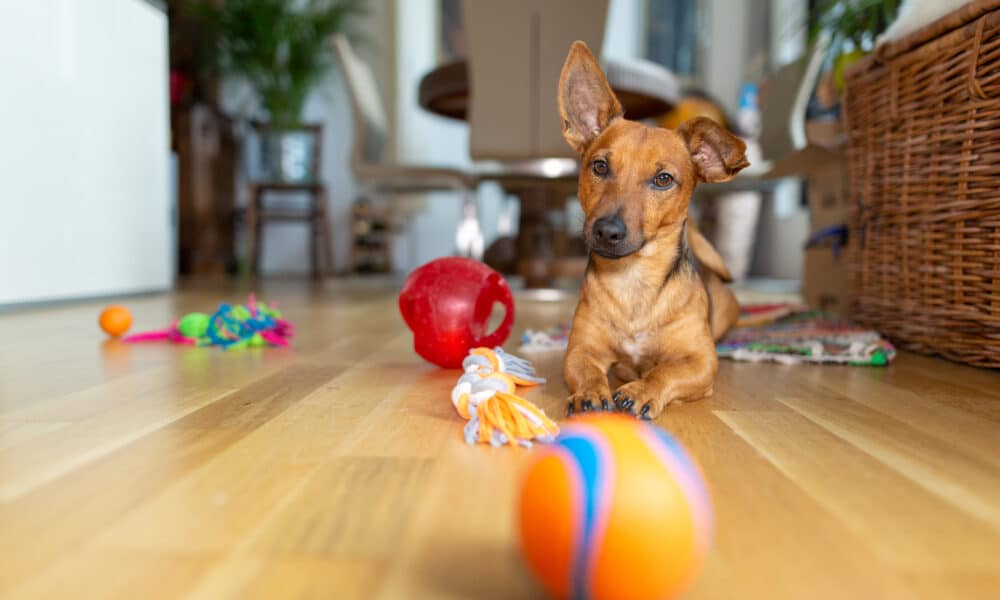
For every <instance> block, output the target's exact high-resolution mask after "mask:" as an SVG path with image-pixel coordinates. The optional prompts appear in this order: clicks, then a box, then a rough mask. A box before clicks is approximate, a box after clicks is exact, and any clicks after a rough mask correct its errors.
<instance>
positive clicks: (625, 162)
mask: <svg viewBox="0 0 1000 600" xmlns="http://www.w3.org/2000/svg"><path fill="white" fill-rule="evenodd" d="M559 112H560V113H561V114H562V121H563V137H565V138H566V141H567V142H569V145H570V146H572V147H573V148H574V149H575V150H576V151H577V152H578V153H579V154H580V158H581V161H582V162H581V168H580V182H579V193H578V196H579V198H580V204H581V205H582V206H583V210H584V212H585V213H586V215H587V219H586V222H585V224H584V236H585V239H586V240H587V245H588V246H589V247H590V250H591V254H590V263H589V265H588V267H587V274H586V277H585V279H584V283H583V289H582V291H581V293H580V303H579V304H578V305H577V308H576V315H575V316H574V318H573V328H572V332H571V333H570V338H569V347H568V349H567V353H566V362H565V365H564V371H565V377H566V382H567V384H568V385H569V390H570V393H571V396H570V399H569V407H568V413H569V414H570V415H572V414H573V413H574V412H575V411H589V410H599V409H603V410H612V409H613V408H616V409H618V410H625V411H628V412H631V413H632V414H636V415H638V416H640V417H642V418H645V419H652V418H654V417H656V416H657V415H659V414H660V412H661V411H662V410H663V409H664V407H666V406H667V405H668V404H670V403H671V402H674V401H683V400H696V399H699V398H704V397H706V396H709V395H711V394H712V384H713V382H714V380H715V373H716V370H717V369H718V361H717V358H716V355H715V344H714V340H716V339H718V338H720V337H721V336H722V335H723V334H724V333H725V332H726V331H727V330H728V329H729V328H730V327H732V326H733V324H735V322H736V319H737V318H738V316H739V306H738V304H737V302H736V298H735V296H733V294H732V292H731V291H730V290H729V289H728V288H727V287H726V286H725V285H724V284H723V281H729V280H730V279H731V277H730V275H729V271H728V270H727V269H726V266H725V264H724V263H723V261H722V258H721V257H720V256H719V255H718V253H716V251H715V249H714V248H712V246H711V244H709V242H708V241H707V240H706V239H705V238H703V237H702V236H701V234H699V233H698V231H697V230H696V229H695V228H694V227H693V225H692V224H691V223H689V222H688V218H687V217H688V204H689V202H690V200H691V193H692V192H693V191H694V188H695V185H696V184H697V183H698V182H699V181H706V182H715V181H727V180H729V179H731V178H732V177H733V176H734V175H736V173H737V172H739V170H740V169H742V168H744V167H746V166H747V165H748V164H749V163H748V162H747V159H746V156H745V150H746V148H745V146H744V144H743V142H742V141H741V140H740V139H739V138H737V137H735V136H733V135H732V134H730V133H729V132H728V131H726V130H725V129H723V128H722V127H720V126H719V125H717V124H716V123H715V122H714V121H711V120H709V119H706V118H702V117H699V118H696V119H693V120H691V121H688V122H686V123H684V124H683V125H682V126H681V127H679V128H678V129H677V130H668V129H661V128H658V127H648V126H646V125H642V124H640V123H636V122H633V121H626V120H625V119H624V118H622V107H621V104H620V103H619V102H618V99H617V98H616V97H615V95H614V93H613V92H612V91H611V86H610V85H609V84H608V81H607V79H606V78H605V77H604V73H602V72H601V68H600V67H599V66H598V64H597V61H595V60H594V57H593V55H592V54H591V53H590V51H589V50H588V49H587V46H586V45H585V44H584V43H583V42H575V43H574V44H573V46H572V48H570V51H569V56H568V57H567V58H566V64H565V65H564V66H563V70H562V76H561V77H560V78H559ZM609 370H613V373H614V375H615V376H616V377H617V378H618V379H620V380H622V381H624V382H626V383H624V384H623V385H621V387H619V388H618V389H617V390H616V391H615V392H614V394H612V393H611V387H610V385H609V382H608V371H609ZM612 402H614V406H612V405H611V403H612Z"/></svg>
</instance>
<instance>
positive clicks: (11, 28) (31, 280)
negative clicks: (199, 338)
mask: <svg viewBox="0 0 1000 600" xmlns="http://www.w3.org/2000/svg"><path fill="white" fill-rule="evenodd" d="M0 57H2V59H0V132H2V133H0V186H2V187H0V304H4V303H15V302H32V301H42V300H53V299H62V298H73V297H83V296H98V295H111V294H121V293H129V292H140V291H148V290H157V289H164V288H167V287H169V286H170V284H171V282H172V271H173V268H172V267H173V264H172V257H173V244H174V242H173V230H172V225H171V204H170V195H169V183H168V169H169V141H168V135H169V134H168V131H169V123H168V112H167V111H168V107H167V105H168V94H167V20H166V15H164V14H163V13H162V12H161V11H159V10H157V9H154V8H153V7H151V6H150V5H149V4H147V3H146V2H143V1H142V0H88V1H87V2H86V3H84V2H82V1H80V0H31V1H30V2H13V1H4V2H0Z"/></svg>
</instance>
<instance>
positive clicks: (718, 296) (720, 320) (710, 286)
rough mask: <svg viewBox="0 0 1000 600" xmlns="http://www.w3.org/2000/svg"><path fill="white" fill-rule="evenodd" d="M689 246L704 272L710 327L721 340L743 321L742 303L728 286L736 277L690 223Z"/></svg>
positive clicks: (713, 334)
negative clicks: (741, 316) (727, 283)
mask: <svg viewBox="0 0 1000 600" xmlns="http://www.w3.org/2000/svg"><path fill="white" fill-rule="evenodd" d="M688 243H689V244H690V245H691V251H692V252H694V257H695V259H696V260H697V261H698V265H699V266H700V267H701V269H702V279H703V281H704V282H705V289H706V290H708V298H709V314H708V318H709V324H710V325H711V327H712V337H713V338H715V340H716V341H718V340H720V339H722V336H724V335H726V332H727V331H729V330H730V329H731V328H732V327H733V325H736V322H737V321H738V320H739V318H740V304H739V302H738V301H737V300H736V294H734V293H733V291H732V290H730V289H729V288H728V287H727V286H726V282H730V281H732V280H733V274H732V273H730V272H729V268H728V267H727V266H726V262H725V261H724V260H722V256H720V255H719V253H718V251H716V249H715V247H713V246H712V243H711V242H709V241H708V240H707V239H705V236H703V235H702V234H701V232H700V231H698V228H697V227H695V226H694V223H689V224H688Z"/></svg>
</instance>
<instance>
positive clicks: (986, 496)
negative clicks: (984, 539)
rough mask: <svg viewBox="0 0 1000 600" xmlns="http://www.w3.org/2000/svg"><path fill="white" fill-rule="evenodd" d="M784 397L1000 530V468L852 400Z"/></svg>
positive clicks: (952, 502)
mask: <svg viewBox="0 0 1000 600" xmlns="http://www.w3.org/2000/svg"><path fill="white" fill-rule="evenodd" d="M780 401H781V402H782V403H783V404H785V405H787V406H789V407H791V408H792V409H794V410H795V411H796V412H798V413H799V414H801V415H803V416H805V417H806V418H808V419H809V420H811V421H813V422H814V423H817V424H818V425H820V426H821V427H823V428H824V429H826V430H828V431H830V432H831V433H833V434H834V435H836V436H838V437H840V438H842V439H844V440H847V441H848V442H850V443H851V444H852V445H854V446H855V447H857V448H860V449H861V450H863V451H865V452H867V453H868V454H870V455H872V456H874V457H875V458H877V459H879V460H880V461H882V462H883V463H885V464H886V465H888V466H889V467H890V468H892V469H894V470H895V471H896V472H898V473H900V474H901V475H903V476H905V477H907V478H908V479H910V480H911V481H913V482H915V483H916V484H918V485H920V486H921V487H923V488H924V489H926V490H927V491H929V492H930V493H932V494H935V495H937V496H938V497H939V498H941V499H943V500H945V501H946V502H948V503H949V504H951V505H952V506H953V507H955V508H957V509H959V510H962V511H965V512H967V513H969V514H970V515H971V516H973V517H975V518H976V519H978V520H980V521H981V522H982V523H983V524H984V525H988V526H990V527H992V528H993V529H994V530H998V531H1000V504H998V503H997V501H996V499H997V498H1000V471H998V470H997V469H996V468H994V467H993V466H992V465H991V463H990V461H987V460H985V459H983V458H981V457H978V456H974V455H971V454H968V453H966V452H963V451H961V450H958V449H956V448H954V447H952V446H950V445H948V444H947V443H945V442H942V441H940V440H938V439H936V438H934V437H931V436H929V435H927V434H924V433H922V432H920V431H918V430H917V429H915V428H913V427H911V426H909V425H906V424H905V423H902V422H900V421H897V420H895V419H893V418H891V417H888V416H886V415H883V414H881V413H878V412H876V411H873V410H871V409H869V408H867V407H865V406H862V405H861V404H859V403H857V402H854V401H852V400H850V399H847V398H833V399H830V398H823V399H820V398H816V397H785V398H781V399H780Z"/></svg>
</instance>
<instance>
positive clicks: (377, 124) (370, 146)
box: [332, 34, 389, 169]
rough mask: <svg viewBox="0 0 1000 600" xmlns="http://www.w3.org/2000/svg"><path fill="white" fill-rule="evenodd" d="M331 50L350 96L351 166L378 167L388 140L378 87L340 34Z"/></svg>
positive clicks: (373, 76) (386, 119)
mask: <svg viewBox="0 0 1000 600" xmlns="http://www.w3.org/2000/svg"><path fill="white" fill-rule="evenodd" d="M332 43H333V47H334V51H335V53H336V55H337V61H338V63H339V64H340V70H341V73H342V74H343V76H344V82H345V83H346V84H347V93H348V95H349V96H350V97H351V109H352V112H353V115H354V145H353V150H352V152H351V163H352V165H353V166H354V167H355V169H357V168H358V167H363V166H364V165H366V164H368V165H371V164H380V163H382V162H383V161H384V160H385V146H386V140H387V139H388V129H389V125H388V124H389V119H388V118H387V117H386V112H385V105H384V104H382V96H381V94H379V90H378V85H376V83H375V75H374V74H373V73H372V70H371V67H369V66H368V63H366V62H365V61H364V60H362V59H361V58H360V57H358V55H357V54H355V52H354V48H353V47H352V46H351V43H350V42H349V41H348V40H347V38H346V37H345V36H343V35H341V34H337V35H335V36H333V41H332Z"/></svg>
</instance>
